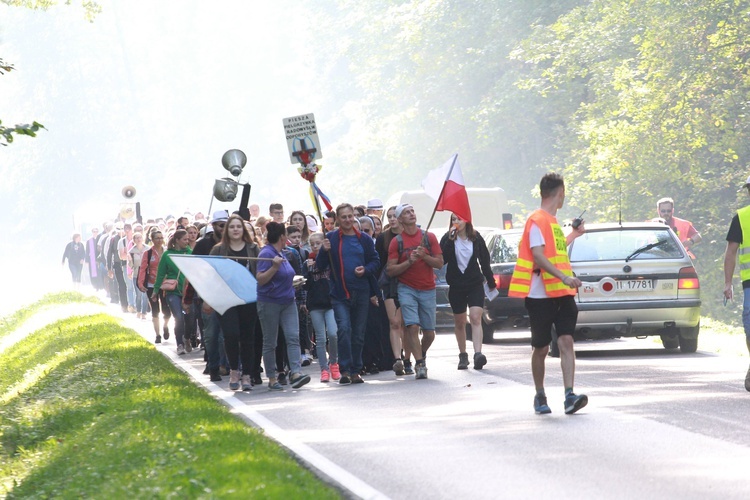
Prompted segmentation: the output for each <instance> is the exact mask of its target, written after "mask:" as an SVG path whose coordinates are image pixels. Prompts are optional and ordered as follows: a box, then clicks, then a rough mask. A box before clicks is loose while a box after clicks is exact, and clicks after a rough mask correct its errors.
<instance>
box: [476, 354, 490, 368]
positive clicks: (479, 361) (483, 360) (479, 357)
mask: <svg viewBox="0 0 750 500" xmlns="http://www.w3.org/2000/svg"><path fill="white" fill-rule="evenodd" d="M486 364H487V356H485V355H484V354H482V353H481V352H475V353H474V369H475V370H481V369H482V367H483V366H484V365H486Z"/></svg>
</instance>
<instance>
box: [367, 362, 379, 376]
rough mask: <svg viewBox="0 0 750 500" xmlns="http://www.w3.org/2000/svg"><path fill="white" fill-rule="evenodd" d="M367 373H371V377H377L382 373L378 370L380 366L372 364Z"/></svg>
mask: <svg viewBox="0 0 750 500" xmlns="http://www.w3.org/2000/svg"><path fill="white" fill-rule="evenodd" d="M367 373H369V374H370V375H377V374H378V373H380V368H378V365H376V364H375V363H372V364H371V365H370V367H369V368H368V369H367Z"/></svg>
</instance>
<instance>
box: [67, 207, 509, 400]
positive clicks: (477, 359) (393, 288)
mask: <svg viewBox="0 0 750 500" xmlns="http://www.w3.org/2000/svg"><path fill="white" fill-rule="evenodd" d="M255 208H256V210H252V209H251V216H250V218H249V220H245V219H243V218H242V217H240V216H239V215H238V214H229V213H228V212H227V211H225V210H219V211H216V212H214V213H213V214H212V215H211V217H210V218H208V219H207V218H206V217H205V216H204V215H203V214H202V213H196V214H185V215H184V216H182V217H179V218H175V217H172V216H168V217H165V218H158V219H148V220H147V221H146V222H145V223H139V222H129V221H121V220H118V221H107V222H105V223H103V224H102V226H101V228H96V227H95V228H93V229H92V230H91V235H90V238H89V239H88V240H87V241H86V242H85V243H81V242H80V235H76V236H75V237H74V241H73V242H72V243H71V244H70V245H68V247H72V249H71V248H66V251H65V255H64V257H63V259H66V258H67V259H68V261H69V262H70V266H71V272H73V267H74V266H73V264H76V265H78V266H80V267H81V268H83V267H84V266H85V267H86V269H87V270H88V274H89V277H90V280H91V284H92V286H94V287H95V288H96V289H98V290H101V291H102V293H104V294H106V296H107V297H108V298H109V300H110V301H111V302H112V303H115V304H118V305H119V306H120V307H121V309H122V311H123V312H124V313H131V314H135V315H136V316H137V317H138V318H140V319H142V320H144V321H147V320H148V319H149V317H150V319H151V321H152V323H153V329H154V342H155V343H157V344H159V343H162V341H164V340H168V339H169V338H170V335H173V336H174V341H175V344H176V351H177V354H178V355H184V354H186V353H190V352H192V351H193V350H194V349H200V350H202V351H203V354H204V360H205V361H206V369H205V374H206V375H208V376H209V377H210V379H211V380H213V381H220V380H222V377H223V376H229V387H230V389H232V390H243V391H249V390H251V389H252V387H253V386H257V385H261V384H263V383H264V380H263V379H264V376H263V375H265V379H266V381H265V382H266V383H267V386H268V389H269V390H271V391H281V390H284V386H285V385H291V387H293V388H299V387H302V386H304V385H305V384H307V383H308V382H309V381H310V380H311V379H310V375H308V374H306V373H304V372H303V369H302V368H303V367H306V366H310V365H311V364H313V363H315V362H317V364H318V366H319V369H320V382H322V383H328V382H331V381H333V382H337V383H338V384H341V385H348V384H359V383H363V382H364V378H363V377H366V376H367V374H375V373H379V372H381V371H386V370H393V372H394V373H395V374H396V375H399V376H403V375H412V374H414V375H415V378H416V379H425V378H427V365H426V359H427V353H428V350H429V347H430V345H431V344H432V342H433V340H434V338H435V316H436V296H435V274H434V271H435V269H440V268H441V267H442V266H443V263H444V262H443V254H446V255H448V256H449V257H448V259H447V263H448V268H449V270H448V276H449V278H448V281H449V285H450V286H451V292H450V300H451V305H452V306H453V310H454V313H455V314H456V315H457V318H458V319H457V320H456V323H457V324H458V321H459V319H460V321H462V322H464V324H465V322H466V311H467V308H468V310H469V311H470V316H471V323H472V325H473V326H477V325H474V323H476V321H475V320H476V318H477V317H478V315H477V308H479V309H480V310H481V307H482V303H483V300H484V288H483V286H484V283H485V282H487V284H488V286H490V287H491V288H494V287H495V282H494V279H493V277H492V272H491V269H490V264H489V254H488V252H487V249H486V247H485V246H484V240H483V239H482V238H481V237H479V235H478V233H476V232H475V231H474V230H473V228H472V227H471V223H470V222H466V221H462V220H460V218H458V217H457V216H456V215H453V217H452V219H451V228H452V229H450V230H447V231H446V233H445V236H444V237H443V238H442V241H440V242H438V240H437V238H436V237H435V235H434V234H432V233H431V232H426V231H423V230H422V229H420V228H419V226H418V225H417V220H416V214H415V212H414V208H413V207H412V206H411V205H408V204H404V205H399V206H392V207H389V208H388V209H387V210H384V207H383V204H382V202H381V201H380V200H378V199H372V200H369V201H368V202H367V204H365V205H359V206H353V205H351V204H348V203H343V204H341V205H339V206H338V207H336V209H335V210H331V211H327V212H325V213H324V214H322V218H323V220H318V217H316V216H315V215H312V214H305V213H304V212H302V211H294V212H292V213H291V214H290V215H289V217H285V213H284V207H283V206H282V205H281V204H279V203H272V204H271V205H270V206H269V210H268V215H267V216H264V215H260V214H259V210H258V209H257V206H256V207H255ZM180 254H182V255H186V254H192V255H218V256H223V257H225V258H228V259H234V260H235V261H236V262H238V263H239V264H240V265H242V266H244V267H246V268H247V269H248V271H249V272H250V273H251V274H252V275H253V276H254V277H255V278H256V280H257V302H253V303H249V304H242V305H239V306H235V307H231V308H230V309H228V310H226V311H225V312H224V313H223V314H219V313H218V312H216V311H214V310H213V309H212V308H211V306H210V304H208V303H206V302H205V301H203V300H202V298H201V297H200V295H199V294H198V293H197V292H196V290H195V289H194V288H193V287H192V285H191V284H190V283H189V281H188V280H187V279H186V277H185V275H184V274H183V273H182V272H181V271H180V269H179V268H178V267H177V265H176V264H175V262H174V261H173V259H172V258H171V256H173V255H180ZM63 262H64V261H63ZM80 275H81V272H80V270H79V271H78V272H77V274H76V273H73V278H74V281H76V280H77V282H80V281H81V279H80ZM299 276H302V277H304V278H305V279H304V280H300V279H299V278H298V277H299ZM170 327H171V330H170ZM477 327H478V326H477ZM459 330H460V333H459ZM456 332H457V339H458V346H459V350H460V352H459V363H458V369H467V368H468V367H469V363H468V354H467V353H466V352H465V345H466V339H465V328H464V325H462V326H461V328H458V326H457V327H456ZM461 336H463V338H461ZM473 338H474V368H475V369H481V368H482V367H483V366H484V365H485V364H486V362H487V360H486V357H485V356H484V355H483V354H482V353H481V338H482V336H481V334H479V335H477V334H476V332H475V334H474V337H473ZM477 339H479V340H477ZM412 361H413V363H412Z"/></svg>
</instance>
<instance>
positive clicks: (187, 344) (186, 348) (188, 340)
mask: <svg viewBox="0 0 750 500" xmlns="http://www.w3.org/2000/svg"><path fill="white" fill-rule="evenodd" d="M185 340H187V342H185V351H186V352H193V346H192V345H190V339H185Z"/></svg>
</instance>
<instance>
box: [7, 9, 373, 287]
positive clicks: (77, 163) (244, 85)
mask: <svg viewBox="0 0 750 500" xmlns="http://www.w3.org/2000/svg"><path fill="white" fill-rule="evenodd" d="M100 3H101V4H102V6H103V9H104V10H103V12H102V13H101V14H100V15H98V16H97V18H96V19H95V21H94V22H93V23H89V22H87V21H86V20H85V19H84V16H83V12H82V10H81V8H80V7H79V6H76V5H72V6H65V5H62V6H58V7H54V8H52V9H50V10H49V11H47V12H41V11H32V10H29V9H25V8H18V7H8V6H6V5H4V4H0V56H1V57H2V58H3V59H4V60H5V61H6V62H9V63H12V64H14V65H15V67H16V71H13V72H11V73H9V74H6V75H4V76H1V77H0V85H2V92H0V119H2V120H3V123H4V124H15V123H25V122H30V121H32V120H37V121H39V122H41V123H43V124H44V125H45V126H46V127H47V129H48V130H46V131H42V132H40V133H39V135H38V137H37V138H35V139H30V138H26V137H18V138H17V140H16V141H15V142H14V143H13V144H12V145H10V146H8V147H4V148H1V149H0V176H1V177H0V178H2V183H0V210H1V211H2V214H3V222H4V226H5V227H6V229H7V230H8V232H7V233H6V239H8V240H9V241H10V242H12V244H11V245H4V246H3V248H2V250H0V258H2V259H3V262H6V263H7V262H9V261H13V262H18V263H21V262H23V265H18V266H13V267H14V272H17V273H19V274H20V273H22V272H23V273H29V272H35V271H37V270H38V271H41V270H43V269H47V266H48V265H49V266H51V265H54V267H50V269H54V277H55V278H57V277H59V276H58V275H61V276H63V277H65V279H69V274H68V271H67V267H66V268H64V269H63V270H61V268H60V258H61V256H62V252H63V249H64V246H65V244H66V243H67V241H69V239H70V236H71V234H72V233H73V231H74V229H80V226H81V225H82V224H84V229H85V228H87V224H89V223H100V222H101V220H103V219H105V218H111V217H113V216H114V215H115V214H116V213H117V212H118V211H119V208H120V205H121V204H122V203H123V202H124V201H125V200H124V199H123V198H122V196H121V194H120V191H121V189H122V187H123V186H125V185H133V186H135V188H136V190H137V192H138V195H137V197H136V199H137V200H139V201H140V202H141V205H142V207H143V213H144V216H145V217H155V216H162V215H166V214H168V213H171V214H179V213H182V212H183V211H185V210H190V211H196V210H201V211H204V212H205V211H207V210H208V206H209V203H210V200H211V193H212V186H213V181H214V179H215V178H218V177H224V176H225V175H226V174H227V172H226V171H225V170H224V169H223V168H222V166H221V156H222V154H223V153H224V152H225V151H226V150H228V149H232V148H238V149H241V150H243V151H244V152H245V153H246V154H247V156H248V159H249V162H248V166H247V167H246V169H245V172H244V173H243V175H242V180H243V181H246V182H249V183H250V184H251V185H252V186H253V188H252V195H251V202H256V203H259V204H260V205H261V207H262V208H263V211H264V212H265V210H266V208H267V206H268V203H270V202H272V201H281V202H283V203H284V204H285V206H288V207H289V211H291V209H294V208H301V209H303V210H306V211H309V210H311V208H312V207H311V204H310V201H309V197H308V194H307V190H308V184H307V183H306V182H305V181H304V180H302V179H301V178H300V177H299V174H298V173H297V171H296V166H292V165H291V163H290V162H289V158H288V153H287V145H286V141H285V138H284V130H283V125H282V119H283V118H285V117H289V116H295V115H299V114H303V113H309V112H316V110H318V107H319V105H320V102H321V99H322V98H321V89H324V88H325V85H326V82H325V81H324V80H323V79H322V78H321V77H320V75H319V74H318V72H317V71H316V68H315V67H314V66H313V64H312V61H313V54H311V52H310V51H311V49H310V44H309V40H310V37H313V36H314V35H315V33H316V30H321V29H325V28H324V27H320V26H315V25H314V24H313V23H312V21H311V19H310V17H309V14H308V13H306V12H305V10H304V8H303V6H302V4H301V3H300V2H295V1H292V0H288V1H287V0H274V1H273V2H271V1H268V2H247V1H222V2H206V1H203V2H198V1H185V0H180V1H176V0H172V1H160V2H153V1H143V0H137V1H132V0H128V1H127V2H126V1H117V2H115V1H102V2H100ZM316 55H317V56H321V54H316ZM322 56H325V55H324V54H323V55H322ZM316 119H317V122H318V128H319V129H320V140H321V143H322V144H321V146H322V149H323V151H324V153H325V155H326V156H325V157H324V159H323V160H322V161H321V163H322V164H323V165H324V166H325V165H326V159H335V156H336V151H335V147H334V146H333V144H332V142H331V143H329V145H328V146H327V143H326V135H325V130H326V128H327V124H328V123H332V122H336V121H337V120H340V119H341V118H340V117H329V116H325V115H318V114H316ZM332 161H334V160H330V161H329V163H328V165H331V166H327V167H325V168H324V169H323V171H322V172H321V174H320V176H319V179H318V180H319V181H320V183H321V185H322V186H325V185H326V179H325V172H326V168H336V167H335V162H334V163H331V162H332ZM238 201H239V200H238ZM352 201H357V202H362V201H364V200H352ZM237 204H238V203H237V202H236V203H234V204H232V205H229V206H226V207H222V206H221V205H220V204H219V203H218V202H215V203H214V206H213V209H217V208H232V209H234V208H236V207H235V205H237ZM86 238H87V235H84V240H85V239H86ZM14 279H15V278H14ZM17 279H18V281H17V283H19V284H24V285H23V286H27V285H25V283H26V282H27V281H28V280H26V279H23V278H17ZM34 286H36V285H31V284H29V285H28V287H31V288H33V287H34ZM2 293H10V292H9V291H8V289H7V287H6V290H5V291H4V292H2ZM13 296H14V297H15V296H17V294H16V293H13ZM6 299H10V297H7V298H6Z"/></svg>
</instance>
